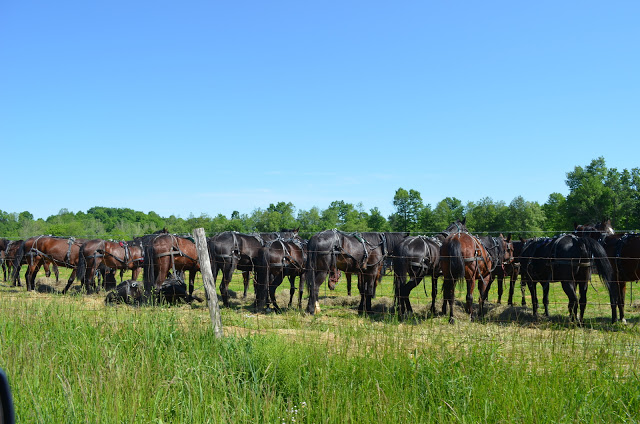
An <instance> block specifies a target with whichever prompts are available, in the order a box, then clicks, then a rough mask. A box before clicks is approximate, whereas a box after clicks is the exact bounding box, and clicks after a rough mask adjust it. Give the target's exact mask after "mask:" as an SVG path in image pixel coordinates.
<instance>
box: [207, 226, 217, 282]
mask: <svg viewBox="0 0 640 424" xmlns="http://www.w3.org/2000/svg"><path fill="white" fill-rule="evenodd" d="M207 249H208V250H209V263H210V264H211V273H212V274H213V284H214V286H215V283H216V277H217V276H218V262H217V261H216V248H215V245H214V244H213V237H208V238H207Z"/></svg>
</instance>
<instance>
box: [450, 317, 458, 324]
mask: <svg viewBox="0 0 640 424" xmlns="http://www.w3.org/2000/svg"><path fill="white" fill-rule="evenodd" d="M455 323H456V320H455V319H454V318H453V317H450V318H449V324H452V325H453V324H455Z"/></svg>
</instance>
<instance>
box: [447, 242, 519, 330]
mask: <svg viewBox="0 0 640 424" xmlns="http://www.w3.org/2000/svg"><path fill="white" fill-rule="evenodd" d="M512 255H513V244H512V243H511V235H509V237H507V238H506V239H505V238H504V237H503V236H502V234H500V236H498V237H476V236H473V235H471V234H469V233H456V234H451V235H450V236H449V237H447V238H446V239H445V241H444V243H443V244H442V247H441V248H440V267H441V269H442V273H443V275H444V285H443V288H442V291H443V293H444V297H445V300H446V301H447V302H448V303H449V322H450V323H454V322H455V320H454V318H453V300H454V297H455V282H456V281H460V280H463V279H464V280H466V282H467V297H466V301H467V302H466V305H465V309H466V312H467V313H468V314H469V316H470V317H471V318H472V319H473V314H472V312H473V309H472V306H473V290H474V288H475V283H476V281H477V282H478V291H479V292H480V296H479V299H478V304H479V312H478V316H479V317H482V316H483V314H484V310H483V309H484V308H483V307H484V301H485V300H486V298H487V288H488V285H489V281H490V278H491V273H492V272H493V271H494V269H495V268H496V267H498V266H502V265H503V264H504V263H505V262H509V261H510V260H511V258H512ZM443 313H446V311H444V310H443Z"/></svg>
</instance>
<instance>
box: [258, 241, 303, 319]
mask: <svg viewBox="0 0 640 424" xmlns="http://www.w3.org/2000/svg"><path fill="white" fill-rule="evenodd" d="M306 260H307V241H306V240H302V239H300V238H298V237H295V238H290V239H283V238H278V239H276V240H271V241H269V242H267V243H266V244H265V245H264V246H263V247H262V248H261V249H260V251H259V253H258V258H257V260H256V263H255V274H256V289H257V290H256V309H258V310H261V309H264V308H265V307H266V306H267V305H269V303H271V304H272V305H273V309H274V310H275V311H276V312H281V309H280V307H279V306H278V304H277V303H276V289H277V288H278V286H279V285H280V284H281V283H282V281H283V279H284V277H289V283H290V285H291V286H290V289H289V305H288V307H289V308H290V307H291V304H292V303H293V295H294V293H295V291H296V285H295V280H296V277H298V278H299V281H300V290H299V291H298V308H301V307H302V292H303V290H302V284H303V277H304V273H305V264H306Z"/></svg>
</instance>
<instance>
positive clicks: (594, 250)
mask: <svg viewBox="0 0 640 424" xmlns="http://www.w3.org/2000/svg"><path fill="white" fill-rule="evenodd" d="M581 240H582V241H583V242H584V243H585V246H586V248H587V253H588V254H589V256H591V257H592V258H593V262H594V264H595V266H596V270H597V271H598V275H600V279H601V280H602V282H603V283H604V285H605V287H606V288H607V290H608V291H609V292H611V287H610V283H611V282H612V281H613V268H612V267H611V262H610V261H609V258H608V257H607V252H606V251H605V250H604V247H602V245H601V244H600V243H598V242H597V241H596V240H595V239H593V238H591V237H581Z"/></svg>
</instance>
